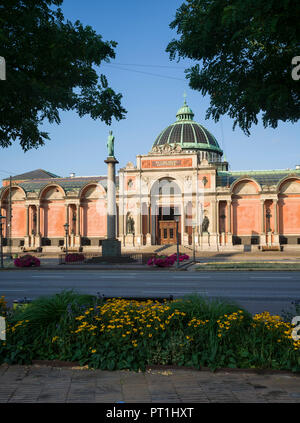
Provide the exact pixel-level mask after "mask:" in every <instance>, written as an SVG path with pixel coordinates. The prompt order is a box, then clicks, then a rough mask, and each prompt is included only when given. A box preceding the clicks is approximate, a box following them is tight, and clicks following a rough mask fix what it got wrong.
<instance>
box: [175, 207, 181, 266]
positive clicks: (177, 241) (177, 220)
mask: <svg viewBox="0 0 300 423" xmlns="http://www.w3.org/2000/svg"><path fill="white" fill-rule="evenodd" d="M179 216H180V215H179V214H174V220H175V222H176V243H177V262H176V268H177V269H178V267H179V236H178V222H179Z"/></svg>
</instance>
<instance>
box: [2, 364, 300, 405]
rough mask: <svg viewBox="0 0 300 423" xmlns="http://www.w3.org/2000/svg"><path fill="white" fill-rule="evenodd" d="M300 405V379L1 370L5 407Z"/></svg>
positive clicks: (25, 368)
mask: <svg viewBox="0 0 300 423" xmlns="http://www.w3.org/2000/svg"><path fill="white" fill-rule="evenodd" d="M118 401H125V402H128V403H139V402H152V403H161V404H162V403H163V404H166V403H181V402H183V403H207V402H213V403H238V402H241V403H257V402H260V403H300V378H299V377H298V376H296V375H292V374H291V375H285V374H271V375H261V374H249V373H240V372H239V373H236V374H232V373H228V372H227V373H226V372H223V373H219V372H217V373H211V372H208V371H201V372H199V371H191V370H187V371H182V370H177V369H174V370H172V371H169V370H168V371H166V373H163V372H162V371H160V372H159V371H155V372H149V371H148V372H145V373H136V372H127V371H115V372H110V371H101V370H88V369H83V370H79V369H70V368H51V367H49V366H48V367H46V366H40V367H35V366H20V365H16V366H0V403H6V402H13V403H18V402H24V403H25V402H26V403H30V402H39V403H43V402H49V403H51V402H53V403H55V402H68V403H72V402H76V403H83V402H84V403H88V402H98V403H116V402H118Z"/></svg>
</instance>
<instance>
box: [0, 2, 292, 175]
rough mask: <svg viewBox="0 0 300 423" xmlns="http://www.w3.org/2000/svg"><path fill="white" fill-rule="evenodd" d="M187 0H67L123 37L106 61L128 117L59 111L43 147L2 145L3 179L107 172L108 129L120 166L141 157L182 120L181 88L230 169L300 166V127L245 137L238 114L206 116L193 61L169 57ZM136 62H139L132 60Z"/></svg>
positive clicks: (70, 12)
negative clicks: (188, 75)
mask: <svg viewBox="0 0 300 423" xmlns="http://www.w3.org/2000/svg"><path fill="white" fill-rule="evenodd" d="M182 2H183V1H182V0H152V1H151V2H149V1H145V0H127V1H124V0H110V1H103V0H85V1H82V0H64V3H63V7H62V9H63V13H64V16H65V18H66V19H69V20H71V21H73V22H74V21H75V20H76V19H79V20H80V21H81V22H82V23H83V24H85V25H91V26H92V27H93V28H94V29H95V31H96V32H97V33H98V34H101V35H102V36H103V39H104V40H114V41H117V42H118V46H117V48H116V50H115V51H116V58H115V60H113V61H112V62H111V64H104V65H103V66H101V67H100V71H101V72H102V73H104V74H105V75H106V76H107V78H108V81H109V84H110V86H112V88H113V89H114V90H115V91H116V92H121V93H122V94H123V106H124V107H125V108H126V110H127V111H128V113H127V116H126V119H125V120H123V121H120V122H116V121H115V120H114V121H113V123H112V125H111V127H108V126H106V125H105V124H104V123H103V122H101V121H99V122H95V121H93V120H92V119H90V118H88V117H85V118H79V116H78V115H76V113H73V112H67V113H61V124H60V125H55V124H54V125H49V124H45V125H44V128H45V130H47V131H48V132H49V135H50V137H51V140H50V141H47V142H46V144H45V146H44V147H41V148H39V149H37V150H30V151H28V152H26V153H24V152H23V151H22V149H21V147H19V145H18V144H17V143H16V144H15V145H14V146H13V147H9V148H8V149H2V150H1V152H0V154H1V156H0V157H1V160H0V178H6V177H8V176H9V174H12V175H16V174H19V173H23V172H27V171H30V170H34V169H38V168H41V169H45V170H48V171H50V172H53V173H55V174H57V175H60V176H68V175H69V174H70V172H74V173H75V174H76V176H80V175H103V174H105V172H106V165H105V163H104V160H105V158H106V140H107V136H108V132H109V130H110V129H112V130H113V133H114V135H115V155H116V157H117V159H118V160H119V163H120V164H119V168H120V167H123V166H125V165H126V163H127V162H128V161H132V162H134V163H135V156H136V155H137V154H146V153H148V152H149V151H150V149H151V146H152V144H153V142H154V141H155V139H156V137H157V135H158V134H159V133H160V132H161V131H162V130H163V129H164V128H165V127H167V126H168V125H169V124H171V123H173V122H174V121H175V120H176V112H177V110H178V109H179V108H180V107H181V106H182V103H183V94H184V92H186V94H187V103H188V104H189V106H190V107H191V109H192V110H193V112H194V113H195V117H194V120H196V121H197V122H199V123H201V124H203V125H204V126H205V127H206V128H207V129H208V130H209V131H210V132H212V133H213V134H214V136H215V137H216V138H217V140H218V142H219V144H220V146H221V148H222V149H223V151H224V152H225V154H226V158H227V160H228V161H229V163H230V169H231V170H260V169H286V168H291V169H292V168H294V167H295V165H297V164H300V143H299V134H300V125H299V123H297V124H294V125H293V124H288V123H281V124H280V125H279V126H278V128H276V129H271V128H269V129H264V128H263V125H262V124H259V125H257V126H253V127H252V129H251V136H250V137H247V136H246V135H244V134H243V132H242V131H241V130H240V129H239V128H236V129H235V130H234V131H233V129H232V125H233V120H232V119H230V118H229V117H226V116H224V117H222V119H221V122H220V121H219V122H218V123H215V122H214V121H213V120H205V112H206V109H207V108H208V106H209V97H208V96H206V97H202V95H201V94H200V93H199V92H196V91H192V90H191V89H190V88H189V87H188V81H187V80H186V79H185V74H184V69H185V67H188V66H189V65H191V63H192V62H191V61H188V60H186V61H180V62H179V63H177V62H176V61H172V62H171V61H170V60H169V56H168V54H167V53H166V52H165V49H166V47H167V44H168V43H169V42H170V41H171V39H172V38H174V37H176V32H175V31H173V30H171V29H170V28H169V24H170V22H171V21H172V20H173V18H174V16H175V13H176V9H177V8H178V7H179V6H180V5H181V4H182ZM133 65H134V66H133ZM299 83H300V82H299Z"/></svg>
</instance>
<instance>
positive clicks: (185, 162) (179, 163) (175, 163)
mask: <svg viewBox="0 0 300 423" xmlns="http://www.w3.org/2000/svg"><path fill="white" fill-rule="evenodd" d="M192 164H193V162H192V159H191V158H189V159H171V160H163V159H162V160H142V168H143V169H152V168H156V169H157V168H161V167H191V166H192Z"/></svg>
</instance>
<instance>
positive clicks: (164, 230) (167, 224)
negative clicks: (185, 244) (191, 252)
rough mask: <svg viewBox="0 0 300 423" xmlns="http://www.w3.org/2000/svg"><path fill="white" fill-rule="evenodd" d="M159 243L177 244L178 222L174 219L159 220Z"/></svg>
mask: <svg viewBox="0 0 300 423" xmlns="http://www.w3.org/2000/svg"><path fill="white" fill-rule="evenodd" d="M159 238H160V239H159V243H160V244H161V245H165V244H176V241H177V240H176V222H175V221H174V220H160V221H159Z"/></svg>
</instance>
